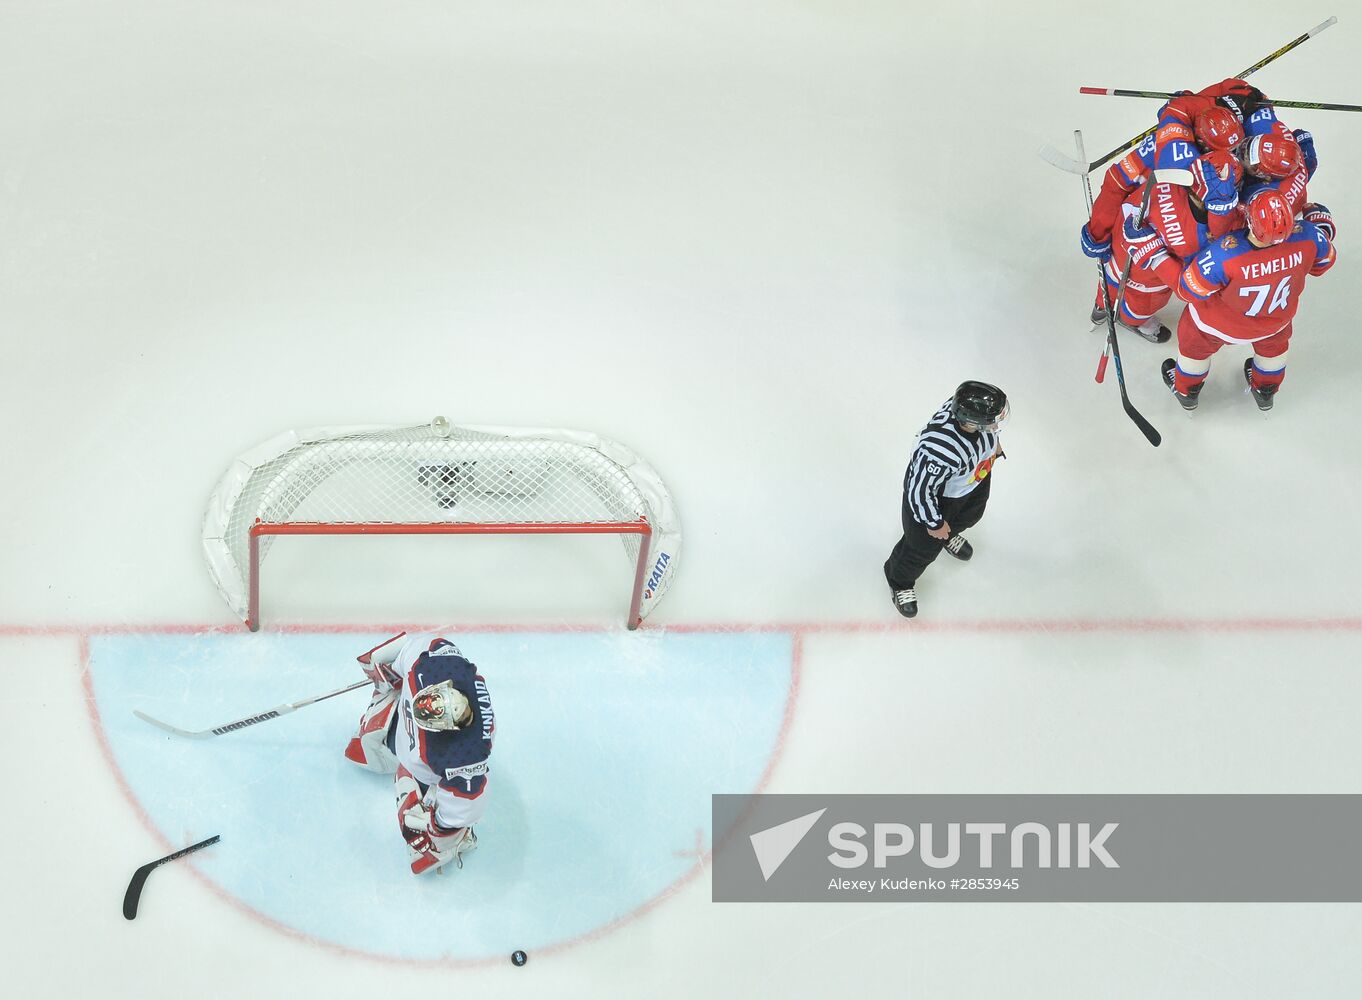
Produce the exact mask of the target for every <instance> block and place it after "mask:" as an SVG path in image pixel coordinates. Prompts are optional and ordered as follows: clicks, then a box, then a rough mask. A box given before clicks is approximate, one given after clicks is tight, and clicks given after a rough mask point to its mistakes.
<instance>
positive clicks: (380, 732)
mask: <svg viewBox="0 0 1362 1000" xmlns="http://www.w3.org/2000/svg"><path fill="white" fill-rule="evenodd" d="M397 696H398V690H397V689H396V688H383V689H379V688H375V689H374V694H373V698H372V699H370V701H369V707H368V708H367V709H365V710H364V714H363V715H362V716H360V719H359V732H357V733H356V734H355V735H354V736H353V737H352V738H351V740H350V743H349V745H348V746H347V747H346V748H345V756H346V758H347V759H348V760H351V761H354V762H355V763H356V764H358V765H359V766H360V767H363V768H367V769H368V770H370V771H373V772H375V773H377V774H392V773H393V772H394V771H396V770H397V756H396V755H395V754H394V753H393V752H392V751H391V750H389V749H388V730H389V728H391V726H392V724H393V719H394V716H395V712H394V708H395V707H396V705H397Z"/></svg>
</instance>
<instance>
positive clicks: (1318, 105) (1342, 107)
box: [1078, 87, 1362, 111]
mask: <svg viewBox="0 0 1362 1000" xmlns="http://www.w3.org/2000/svg"><path fill="white" fill-rule="evenodd" d="M1078 92H1079V93H1080V94H1099V95H1101V96H1103V97H1150V98H1154V99H1156V100H1161V101H1167V100H1170V99H1172V98H1174V97H1177V96H1178V95H1177V94H1172V93H1168V92H1167V91H1161V90H1122V89H1120V88H1119V87H1079V88H1078ZM1263 103H1264V104H1266V105H1268V106H1269V107H1273V108H1305V109H1307V110H1310V111H1362V104H1326V103H1324V102H1322V101H1278V100H1268V101H1264V102H1263Z"/></svg>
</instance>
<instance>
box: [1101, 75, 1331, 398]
mask: <svg viewBox="0 0 1362 1000" xmlns="http://www.w3.org/2000/svg"><path fill="white" fill-rule="evenodd" d="M1317 166H1318V159H1317V158H1316V155H1315V142H1314V137H1313V136H1311V134H1310V133H1309V132H1306V131H1305V130H1304V129H1295V130H1294V131H1293V130H1292V129H1290V128H1288V127H1287V126H1286V125H1284V124H1283V123H1282V122H1280V121H1279V120H1278V119H1277V114H1276V111H1275V109H1274V108H1273V106H1272V104H1271V103H1270V102H1269V100H1268V99H1267V98H1266V97H1265V96H1264V95H1263V93H1262V91H1260V90H1258V89H1257V88H1256V87H1253V86H1251V85H1249V84H1247V83H1245V82H1244V81H1243V80H1239V79H1230V80H1224V81H1222V82H1221V83H1218V84H1215V85H1213V86H1211V87H1207V88H1206V89H1204V90H1201V91H1198V92H1196V93H1190V92H1183V93H1180V94H1178V95H1177V96H1175V97H1173V98H1172V99H1171V100H1169V101H1168V102H1167V103H1166V104H1165V105H1164V106H1163V107H1162V109H1161V110H1160V112H1159V119H1158V125H1157V127H1156V128H1155V130H1154V133H1153V134H1152V135H1151V136H1149V137H1148V138H1147V139H1145V140H1144V141H1143V142H1141V143H1140V144H1139V145H1138V146H1137V147H1135V148H1134V149H1132V150H1130V151H1129V152H1128V153H1127V154H1126V155H1125V156H1124V157H1123V158H1122V159H1121V160H1119V161H1118V162H1117V163H1115V164H1113V165H1112V166H1111V167H1110V168H1109V169H1108V170H1107V173H1106V176H1105V177H1104V179H1103V182H1102V190H1101V193H1100V194H1099V195H1098V197H1097V198H1096V199H1095V201H1094V202H1093V209H1092V216H1091V218H1089V220H1088V222H1087V223H1086V224H1085V225H1084V226H1083V228H1082V233H1081V240H1082V248H1083V252H1084V253H1085V254H1087V255H1088V256H1089V257H1094V258H1097V259H1098V260H1100V261H1102V262H1103V274H1104V284H1105V286H1106V287H1105V289H1104V288H1102V287H1101V286H1100V285H1099V287H1098V290H1097V301H1096V304H1095V305H1094V307H1093V311H1092V317H1091V318H1092V322H1093V323H1094V324H1098V323H1104V322H1106V318H1107V303H1108V301H1110V303H1111V304H1112V306H1113V308H1114V309H1115V310H1116V320H1117V321H1118V322H1119V323H1121V324H1122V325H1123V326H1125V327H1127V328H1129V329H1131V330H1134V331H1135V332H1137V333H1139V334H1140V336H1142V337H1144V338H1145V339H1147V340H1151V341H1153V342H1155V343H1164V342H1165V341H1167V340H1168V339H1169V338H1170V337H1171V336H1172V334H1171V332H1170V331H1169V330H1168V328H1167V327H1165V326H1164V325H1163V324H1162V323H1160V322H1159V320H1158V317H1157V316H1156V313H1157V312H1158V311H1159V310H1160V309H1161V308H1163V307H1164V306H1165V305H1167V304H1168V302H1169V300H1170V299H1171V298H1172V296H1173V295H1174V294H1176V295H1177V297H1178V298H1180V299H1182V300H1184V301H1185V302H1186V303H1187V308H1186V309H1185V310H1184V311H1183V313H1182V317H1181V319H1180V320H1179V321H1178V327H1177V338H1178V356H1177V358H1169V359H1167V360H1166V361H1164V363H1163V378H1164V382H1165V383H1166V384H1167V385H1168V387H1169V388H1170V389H1171V390H1172V392H1173V395H1174V396H1175V397H1176V398H1177V400H1178V402H1179V403H1181V404H1182V406H1183V408H1184V409H1188V410H1193V409H1196V406H1197V402H1198V397H1199V395H1200V393H1201V387H1202V385H1203V384H1204V383H1205V381H1206V377H1207V375H1208V374H1209V373H1210V368H1211V357H1212V355H1214V354H1215V353H1216V352H1217V351H1218V350H1220V348H1221V347H1223V346H1225V345H1226V344H1231V345H1249V346H1251V347H1252V349H1253V357H1252V358H1251V359H1249V360H1246V361H1245V362H1244V378H1245V380H1246V382H1247V383H1248V386H1249V389H1250V390H1251V392H1252V395H1253V398H1254V401H1255V402H1256V403H1257V404H1258V408H1259V409H1261V410H1270V409H1271V408H1272V403H1273V399H1274V396H1275V394H1276V392H1277V390H1278V389H1279V388H1280V386H1281V384H1282V380H1283V378H1284V377H1285V375H1286V357H1287V348H1288V347H1289V345H1290V341H1291V326H1292V323H1291V321H1292V318H1293V317H1294V316H1295V314H1296V308H1297V305H1298V304H1299V301H1300V293H1301V291H1302V286H1303V285H1304V283H1305V277H1306V275H1307V274H1309V275H1320V274H1323V273H1324V272H1325V271H1327V270H1328V269H1329V268H1330V267H1331V266H1333V263H1334V257H1335V254H1334V232H1335V230H1334V220H1333V216H1332V215H1331V214H1330V212H1329V210H1328V209H1327V208H1325V207H1324V206H1323V205H1321V204H1318V203H1315V202H1312V201H1310V199H1309V195H1308V192H1307V188H1308V186H1309V184H1310V182H1311V180H1312V179H1313V177H1314V175H1315V170H1316V168H1317ZM1127 265H1128V266H1129V274H1128V275H1126V277H1125V281H1124V283H1123V282H1122V276H1123V274H1124V273H1125V271H1126V269H1127Z"/></svg>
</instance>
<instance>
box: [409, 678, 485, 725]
mask: <svg viewBox="0 0 1362 1000" xmlns="http://www.w3.org/2000/svg"><path fill="white" fill-rule="evenodd" d="M411 710H412V714H413V715H414V716H415V717H416V724H417V725H418V726H420V727H421V728H422V729H424V730H426V731H427V732H431V733H444V732H449V731H451V730H454V729H461V728H463V727H464V726H466V725H468V723H470V722H472V721H473V708H472V706H471V705H469V704H468V699H467V698H466V697H465V696H464V693H463V692H462V691H460V690H459V689H458V688H456V687H455V686H454V682H453V681H441V682H440V683H439V684H428V685H427V686H425V687H423V688H422V689H421V690H420V691H417V692H416V696H415V697H413V698H412V700H411Z"/></svg>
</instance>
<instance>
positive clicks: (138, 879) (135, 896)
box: [123, 835, 222, 920]
mask: <svg viewBox="0 0 1362 1000" xmlns="http://www.w3.org/2000/svg"><path fill="white" fill-rule="evenodd" d="M221 839H222V838H221V837H220V836H216V835H215V836H212V837H209V838H208V839H207V840H200V841H199V842H198V843H197V844H190V845H189V846H188V847H186V848H184V850H181V851H176V852H175V853H174V854H167V855H166V856H165V857H164V858H158V859H157V860H155V861H152V862H150V863H149V864H145V865H143V866H142V867H141V868H139V869H137V871H135V872H133V873H132V881H131V882H129V883H128V891H127V892H125V893H124V894H123V916H124V917H126V918H127V919H129V920H133V919H135V918H136V916H137V903H138V901H139V900H141V898H142V886H144V885H146V884H147V876H149V875H150V874H151V873H152V872H153V871H155V870H156V869H157V868H160V867H161V866H162V865H163V864H165V863H166V862H168V861H174V860H176V859H177V858H182V857H184V856H185V855H186V854H193V853H194V852H195V851H201V850H203V849H204V848H205V847H210V846H212V845H213V844H216V843H217V842H218V841H219V840H221Z"/></svg>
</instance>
